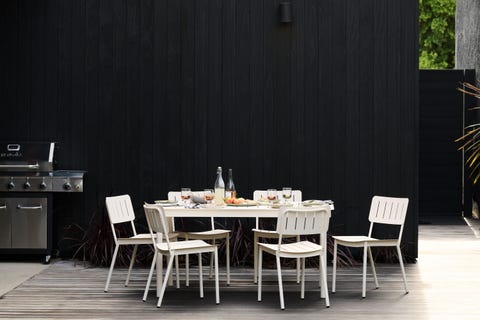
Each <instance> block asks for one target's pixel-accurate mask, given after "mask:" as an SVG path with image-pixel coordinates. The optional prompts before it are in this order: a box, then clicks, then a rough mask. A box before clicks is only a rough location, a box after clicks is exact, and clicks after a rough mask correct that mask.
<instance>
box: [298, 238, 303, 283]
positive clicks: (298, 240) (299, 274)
mask: <svg viewBox="0 0 480 320" xmlns="http://www.w3.org/2000/svg"><path fill="white" fill-rule="evenodd" d="M297 242H300V236H299V235H297ZM303 260H305V259H303ZM304 262H305V261H304ZM297 283H300V258H297Z"/></svg>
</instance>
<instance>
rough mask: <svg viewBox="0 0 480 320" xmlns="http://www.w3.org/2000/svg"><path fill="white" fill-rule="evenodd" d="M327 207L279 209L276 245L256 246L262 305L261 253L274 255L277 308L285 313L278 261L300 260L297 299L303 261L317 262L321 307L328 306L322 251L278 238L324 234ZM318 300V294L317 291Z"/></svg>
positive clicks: (303, 281)
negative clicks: (278, 304) (285, 259)
mask: <svg viewBox="0 0 480 320" xmlns="http://www.w3.org/2000/svg"><path fill="white" fill-rule="evenodd" d="M330 214H331V213H330V207H329V206H327V205H324V206H318V207H312V208H282V209H280V212H279V215H278V220H277V233H278V235H279V236H278V244H268V243H259V253H258V264H259V269H258V301H262V259H263V252H264V251H265V252H267V253H270V254H272V255H275V258H276V262H277V273H278V289H279V295H280V308H281V309H285V303H284V299H283V283H282V271H281V267H280V258H300V259H301V261H302V274H301V294H300V298H301V299H303V298H304V297H305V258H308V257H319V258H320V281H321V282H322V287H324V288H325V304H326V306H327V308H328V307H329V306H330V300H329V297H328V287H327V270H325V269H324V265H325V263H324V262H325V261H324V260H325V258H324V254H325V250H327V248H325V247H322V246H321V245H319V244H316V243H313V242H310V241H298V242H294V243H287V244H282V236H283V235H284V234H289V235H311V234H325V233H326V232H327V230H328V224H329V220H330ZM320 296H321V290H320Z"/></svg>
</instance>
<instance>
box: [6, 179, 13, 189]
mask: <svg viewBox="0 0 480 320" xmlns="http://www.w3.org/2000/svg"><path fill="white" fill-rule="evenodd" d="M13 188H15V183H13V181H10V182H9V183H7V189H8V190H12V189H13Z"/></svg>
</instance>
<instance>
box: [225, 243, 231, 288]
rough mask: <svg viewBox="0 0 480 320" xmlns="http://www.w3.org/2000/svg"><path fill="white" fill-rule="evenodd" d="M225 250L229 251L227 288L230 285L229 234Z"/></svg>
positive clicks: (228, 258)
mask: <svg viewBox="0 0 480 320" xmlns="http://www.w3.org/2000/svg"><path fill="white" fill-rule="evenodd" d="M225 247H226V248H225V250H226V251H227V258H226V259H227V261H226V264H227V286H229V285H230V234H227V237H226V239H225Z"/></svg>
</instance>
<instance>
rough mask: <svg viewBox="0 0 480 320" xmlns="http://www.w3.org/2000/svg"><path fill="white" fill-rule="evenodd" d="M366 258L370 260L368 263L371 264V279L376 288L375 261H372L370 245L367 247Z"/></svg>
mask: <svg viewBox="0 0 480 320" xmlns="http://www.w3.org/2000/svg"><path fill="white" fill-rule="evenodd" d="M368 259H369V260H370V265H371V266H372V273H373V280H375V288H376V289H378V279H377V271H376V270H375V262H374V261H373V256H372V249H371V248H370V247H368Z"/></svg>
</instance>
